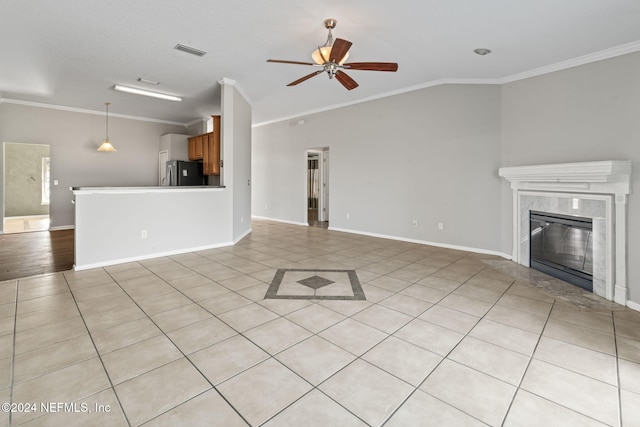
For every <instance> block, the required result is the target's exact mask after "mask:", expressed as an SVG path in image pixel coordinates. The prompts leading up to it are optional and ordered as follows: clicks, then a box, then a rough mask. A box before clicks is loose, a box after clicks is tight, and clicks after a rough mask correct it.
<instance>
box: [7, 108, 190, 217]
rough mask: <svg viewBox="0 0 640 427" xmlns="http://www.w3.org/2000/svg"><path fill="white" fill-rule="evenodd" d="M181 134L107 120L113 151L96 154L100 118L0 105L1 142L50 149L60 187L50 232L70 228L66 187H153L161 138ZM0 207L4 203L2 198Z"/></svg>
mask: <svg viewBox="0 0 640 427" xmlns="http://www.w3.org/2000/svg"><path fill="white" fill-rule="evenodd" d="M115 110H116V111H117V108H115ZM112 111H113V109H112ZM184 132H185V128H184V127H183V126H175V125H168V124H163V123H155V122H145V121H140V120H132V119H125V118H118V117H113V116H112V115H110V116H109V139H110V140H111V142H112V143H113V145H114V146H115V147H116V149H117V150H118V151H117V152H116V153H99V152H97V151H96V149H97V148H98V146H99V145H100V144H101V143H102V140H103V139H104V137H105V116H104V114H88V113H80V112H72V111H64V110H54V109H48V108H40V107H33V106H26V105H19V104H9V103H0V142H16V143H31V144H48V145H49V146H50V157H51V180H52V182H53V180H55V179H57V180H58V182H59V185H58V186H52V187H51V204H50V215H51V228H54V229H55V228H64V227H70V226H73V225H74V209H73V205H72V203H71V200H72V199H73V195H72V193H71V191H70V190H69V187H78V186H139V185H157V182H158V147H159V140H160V135H162V134H165V133H184ZM0 156H2V154H0ZM2 160H3V159H0V165H2V163H3V162H2ZM3 175H4V174H3V173H0V186H1V185H3V183H2V180H3V178H2V177H3ZM0 203H4V200H2V195H1V194H0Z"/></svg>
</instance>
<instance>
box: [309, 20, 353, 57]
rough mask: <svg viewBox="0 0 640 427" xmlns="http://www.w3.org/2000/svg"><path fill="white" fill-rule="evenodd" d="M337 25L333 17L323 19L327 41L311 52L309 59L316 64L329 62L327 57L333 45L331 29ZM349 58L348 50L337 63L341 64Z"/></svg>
mask: <svg viewBox="0 0 640 427" xmlns="http://www.w3.org/2000/svg"><path fill="white" fill-rule="evenodd" d="M336 25H338V21H336V20H335V19H333V18H327V19H325V20H324V27H325V28H326V29H327V30H329V34H328V35H327V41H326V42H325V43H324V45H322V46H320V47H318V48H317V49H316V50H314V51H313V52H312V53H311V59H313V62H315V63H316V64H318V65H324V64H326V63H327V62H329V58H330V57H331V48H332V47H333V34H332V33H331V30H332V29H334V28H335V27H336ZM347 59H349V52H347V53H346V55H345V56H344V57H343V58H342V59H341V60H340V62H338V65H342V64H344V63H345V62H346V60H347Z"/></svg>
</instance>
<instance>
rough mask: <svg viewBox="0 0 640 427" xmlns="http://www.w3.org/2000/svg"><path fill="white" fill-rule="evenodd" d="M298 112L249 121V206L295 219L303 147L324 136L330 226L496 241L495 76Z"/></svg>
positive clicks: (299, 216) (497, 246)
mask: <svg viewBox="0 0 640 427" xmlns="http://www.w3.org/2000/svg"><path fill="white" fill-rule="evenodd" d="M302 118H303V119H304V120H305V123H304V124H303V125H301V126H297V125H293V124H294V123H296V122H297V119H296V120H292V121H291V122H279V123H274V124H268V125H264V126H257V127H255V128H254V132H253V134H254V138H253V162H254V163H253V164H254V167H253V178H252V181H253V193H252V197H253V199H252V204H253V214H254V215H256V216H261V217H268V218H275V219H279V220H284V221H289V222H293V223H304V222H305V221H306V153H305V150H307V149H309V148H315V147H322V146H328V147H329V150H330V153H331V161H330V166H329V168H330V172H329V173H330V190H329V191H330V199H331V200H330V204H331V209H330V218H329V221H330V222H329V225H330V227H331V228H336V229H343V230H351V231H356V232H361V233H369V234H378V235H386V236H393V237H398V238H402V239H409V240H418V241H425V242H435V243H440V244H446V245H454V246H462V247H469V248H476V249H481V250H485V251H500V250H501V249H502V248H501V236H500V233H501V228H500V222H501V221H500V220H501V218H500V216H501V212H502V211H501V181H500V179H499V177H498V175H497V171H498V168H499V167H500V88H499V86H495V85H442V86H437V87H432V88H428V89H422V90H418V91H414V92H410V93H405V94H401V95H395V96H391V97H387V98H384V99H379V100H374V101H370V102H366V103H362V104H357V105H353V106H349V107H344V108H340V109H336V110H331V111H327V112H323V113H318V114H313V115H311V116H308V117H302ZM347 214H349V215H350V219H347ZM413 220H417V221H418V227H414V226H413V225H412V222H413ZM438 222H443V223H444V230H442V231H439V230H438V228H437V224H438Z"/></svg>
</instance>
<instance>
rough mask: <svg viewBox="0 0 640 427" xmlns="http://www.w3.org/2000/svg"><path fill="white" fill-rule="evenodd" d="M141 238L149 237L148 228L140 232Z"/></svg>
mask: <svg viewBox="0 0 640 427" xmlns="http://www.w3.org/2000/svg"><path fill="white" fill-rule="evenodd" d="M140 238H142V239H146V238H147V230H142V232H141V233H140Z"/></svg>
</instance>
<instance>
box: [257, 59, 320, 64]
mask: <svg viewBox="0 0 640 427" xmlns="http://www.w3.org/2000/svg"><path fill="white" fill-rule="evenodd" d="M267 62H277V63H279V64H298V65H315V64H314V63H312V62H300V61H285V60H282V59H267Z"/></svg>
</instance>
